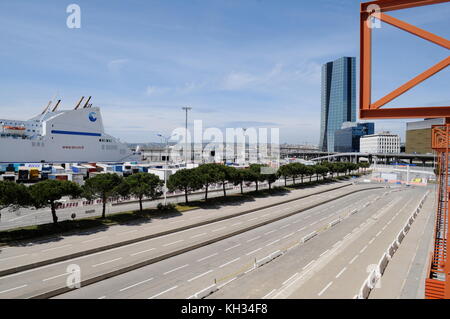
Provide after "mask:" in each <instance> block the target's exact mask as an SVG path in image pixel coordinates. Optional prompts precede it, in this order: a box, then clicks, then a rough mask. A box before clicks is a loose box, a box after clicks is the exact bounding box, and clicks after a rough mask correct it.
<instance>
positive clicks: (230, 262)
mask: <svg viewBox="0 0 450 319" xmlns="http://www.w3.org/2000/svg"><path fill="white" fill-rule="evenodd" d="M239 259H241V257H238V258H236V259H233V260H231V261H229V262H227V263H225V264H223V265H221V266H219V268H223V267H225V266H228V265H229V264H232V263H234V262H235V261H238V260H239Z"/></svg>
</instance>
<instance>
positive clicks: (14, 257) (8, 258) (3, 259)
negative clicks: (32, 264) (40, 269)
mask: <svg viewBox="0 0 450 319" xmlns="http://www.w3.org/2000/svg"><path fill="white" fill-rule="evenodd" d="M25 256H28V254H23V255H18V256H12V257H6V258H2V259H0V261H5V260H11V259H16V258H20V257H25Z"/></svg>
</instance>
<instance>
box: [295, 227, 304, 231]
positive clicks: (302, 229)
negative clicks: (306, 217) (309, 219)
mask: <svg viewBox="0 0 450 319" xmlns="http://www.w3.org/2000/svg"><path fill="white" fill-rule="evenodd" d="M305 229H306V226H305V227H302V228H300V229H299V230H297V231H302V230H305Z"/></svg>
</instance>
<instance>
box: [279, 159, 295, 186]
mask: <svg viewBox="0 0 450 319" xmlns="http://www.w3.org/2000/svg"><path fill="white" fill-rule="evenodd" d="M277 174H278V176H279V177H283V178H284V186H287V179H288V177H290V176H291V175H292V174H291V167H290V166H289V164H287V165H283V166H281V167H280V168H279V169H278V172H277Z"/></svg>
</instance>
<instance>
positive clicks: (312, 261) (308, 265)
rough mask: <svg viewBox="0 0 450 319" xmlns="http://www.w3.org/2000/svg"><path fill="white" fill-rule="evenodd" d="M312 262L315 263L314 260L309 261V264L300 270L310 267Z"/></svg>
mask: <svg viewBox="0 0 450 319" xmlns="http://www.w3.org/2000/svg"><path fill="white" fill-rule="evenodd" d="M314 262H315V260H312V261H310V262H309V264H307V265H306V266H305V267H303V268H302V270H305V269H306V268H308V267H309V266H311V265H312V264H313V263H314Z"/></svg>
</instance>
